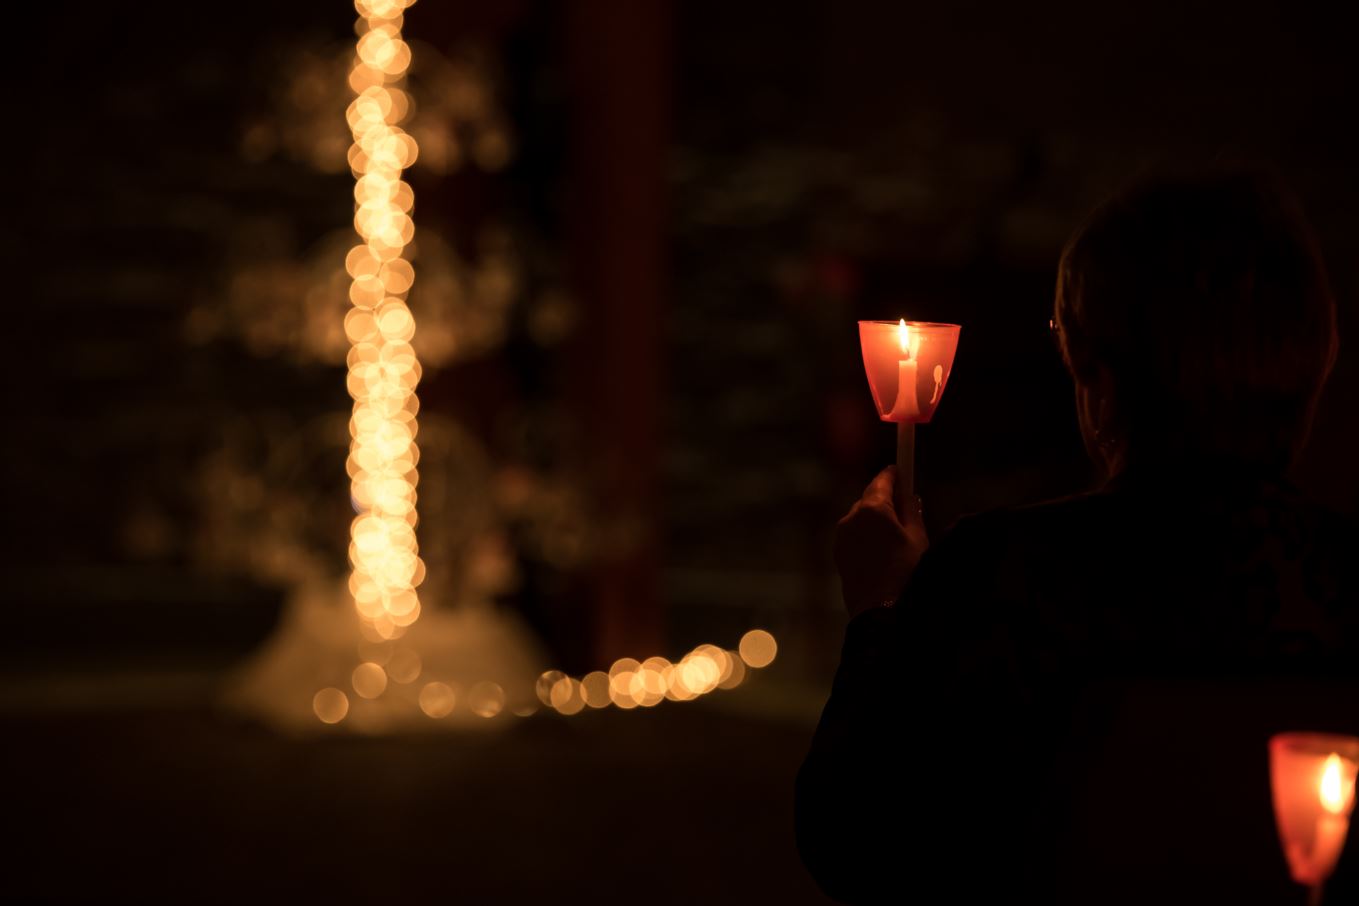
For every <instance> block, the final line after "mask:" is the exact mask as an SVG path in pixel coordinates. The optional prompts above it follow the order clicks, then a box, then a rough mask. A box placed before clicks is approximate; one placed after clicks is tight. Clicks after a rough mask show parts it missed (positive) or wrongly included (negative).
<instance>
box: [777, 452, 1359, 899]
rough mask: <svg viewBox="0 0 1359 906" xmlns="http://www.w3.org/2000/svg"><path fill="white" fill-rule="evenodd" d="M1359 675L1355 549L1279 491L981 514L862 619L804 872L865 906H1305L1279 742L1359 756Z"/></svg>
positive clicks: (1215, 491)
mask: <svg viewBox="0 0 1359 906" xmlns="http://www.w3.org/2000/svg"><path fill="white" fill-rule="evenodd" d="M1357 672H1359V529H1357V528H1356V525H1355V523H1353V522H1351V521H1349V520H1347V519H1345V518H1342V517H1340V516H1338V515H1335V514H1332V513H1330V512H1328V511H1326V510H1324V509H1323V508H1321V507H1318V506H1315V505H1313V504H1311V503H1309V502H1307V501H1306V500H1304V499H1303V498H1302V497H1301V496H1300V495H1299V494H1298V493H1296V492H1295V491H1294V490H1292V489H1291V488H1290V487H1288V486H1287V485H1286V484H1284V483H1283V482H1281V481H1276V480H1272V479H1271V478H1270V477H1268V476H1265V475H1262V474H1259V473H1257V472H1253V471H1251V470H1249V469H1246V468H1244V467H1238V466H1233V465H1224V464H1201V465H1198V466H1194V467H1188V466H1179V467H1174V468H1154V469H1153V468H1145V469H1136V470H1134V469H1130V470H1129V471H1128V472H1126V473H1125V474H1124V475H1123V476H1121V477H1120V478H1119V479H1116V480H1115V481H1113V482H1111V483H1110V484H1109V485H1108V486H1107V487H1105V488H1104V489H1102V490H1100V491H1098V492H1095V493H1092V494H1088V495H1083V496H1080V497H1075V498H1071V499H1067V500H1062V501H1057V502H1053V503H1048V504H1044V505H1040V506H1036V507H1030V508H1025V509H1018V510H1009V511H1002V512H995V513H990V514H986V515H982V516H976V517H970V518H967V519H964V520H962V521H961V522H959V523H958V525H957V526H956V527H955V528H954V529H953V530H952V531H951V532H949V533H948V534H947V535H945V536H944V537H943V538H942V539H940V540H939V541H938V542H936V543H935V544H934V546H933V547H932V548H931V549H930V551H929V552H928V553H927V554H926V555H925V557H924V559H922V561H921V563H920V566H919V568H918V569H917V571H916V574H915V575H914V576H913V577H912V580H911V582H910V585H909V587H908V588H907V590H906V592H905V593H904V594H903V595H902V597H901V599H900V600H899V601H898V602H897V603H896V605H895V606H894V607H891V608H880V609H877V610H875V611H872V612H869V613H865V614H861V615H860V616H859V617H857V618H855V619H854V620H852V621H851V622H850V624H849V627H848V629H847V632H846V637H845V646H844V654H843V657H842V661H841V665H840V669H839V671H838V673H837V675H836V678H835V684H834V687H833V691H832V694H831V697H830V700H829V702H828V703H827V705H826V709H825V712H824V713H823V715H822V718H821V723H820V725H819V726H818V727H817V731H816V735H815V738H814V740H813V743H812V748H811V751H810V753H809V754H808V756H807V759H806V761H805V762H804V764H803V766H802V770H801V772H800V774H799V776H798V782H797V802H796V812H797V837H798V845H799V848H800V850H801V853H802V857H803V861H804V862H805V864H806V865H807V867H808V869H809V870H810V871H811V873H812V875H813V876H814V877H815V878H816V880H817V881H818V883H820V884H821V886H822V888H823V889H824V890H825V891H826V893H828V894H829V895H831V896H832V897H834V898H836V899H841V900H845V901H849V902H878V901H890V902H922V903H924V902H944V901H948V902H996V903H1003V902H1042V903H1068V902H1069V903H1120V902H1128V903H1133V902H1137V903H1148V902H1155V903H1161V904H1164V903H1174V902H1199V903H1204V902H1223V903H1226V902H1231V903H1235V904H1247V903H1288V902H1302V891H1301V888H1298V887H1297V886H1296V885H1293V884H1292V883H1291V881H1290V880H1289V877H1288V872H1287V868H1286V866H1285V863H1284V860H1283V856H1282V854H1281V851H1280V848H1279V845H1278V842H1277V839H1276V836H1275V830H1274V822H1273V814H1272V808H1271V804H1270V792H1269V772H1268V754H1267V750H1266V743H1267V740H1268V738H1269V736H1270V735H1271V734H1273V733H1275V732H1280V731H1285V730H1318V731H1329V732H1344V733H1349V734H1355V735H1359V684H1356V678H1357V677H1356V673H1357ZM1357 817H1359V816H1357ZM1356 823H1359V822H1356ZM1356 838H1359V830H1356V833H1353V834H1351V836H1350V841H1349V846H1348V848H1347V851H1346V854H1345V856H1344V858H1343V859H1342V868H1341V870H1340V871H1339V872H1338V873H1337V876H1336V878H1335V879H1334V880H1333V882H1332V884H1331V885H1330V887H1329V888H1328V902H1351V903H1359V895H1356V894H1355V892H1354V891H1355V888H1354V887H1353V886H1352V885H1354V883H1355V879H1354V878H1353V875H1354V874H1355V868H1354V863H1355V862H1356V851H1359V840H1357V839H1356ZM1346 885H1351V886H1349V887H1348V892H1346V891H1347V886H1346ZM940 886H942V888H943V889H944V890H945V891H947V895H946V896H945V897H944V898H943V899H941V898H940V896H939V894H938V893H935V892H934V891H937V890H938V889H939V887H940ZM1349 897H1353V899H1349Z"/></svg>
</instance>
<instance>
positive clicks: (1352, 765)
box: [1270, 733, 1359, 899]
mask: <svg viewBox="0 0 1359 906" xmlns="http://www.w3.org/2000/svg"><path fill="white" fill-rule="evenodd" d="M1270 773H1271V776H1272V786H1273V791H1274V816H1275V819H1276V821H1277V822H1278V826H1279V839H1280V841H1281V842H1282V843H1283V851H1284V856H1285V858H1287V860H1288V869H1289V872H1290V873H1291V874H1292V876H1293V880H1295V881H1297V882H1298V883H1299V884H1306V885H1307V886H1309V887H1311V888H1312V889H1313V899H1316V898H1317V897H1319V896H1320V889H1321V886H1322V885H1323V884H1325V883H1326V879H1327V878H1329V877H1330V876H1331V873H1332V872H1334V871H1335V866H1336V863H1337V862H1338V861H1339V860H1340V854H1341V852H1342V851H1343V850H1344V848H1345V837H1346V836H1347V835H1348V834H1349V829H1350V812H1351V811H1352V810H1353V808H1354V785H1355V776H1356V774H1359V738H1355V737H1351V736H1332V735H1326V734H1318V733H1281V734H1279V735H1278V736H1275V737H1274V738H1273V739H1271V740H1270Z"/></svg>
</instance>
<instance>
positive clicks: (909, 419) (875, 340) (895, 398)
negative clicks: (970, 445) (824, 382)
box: [859, 318, 960, 513]
mask: <svg viewBox="0 0 1359 906" xmlns="http://www.w3.org/2000/svg"><path fill="white" fill-rule="evenodd" d="M959 330H960V328H959V327H958V325H957V324H932V323H928V322H921V321H907V320H906V319H905V318H902V319H900V320H899V321H897V322H895V323H893V322H891V321H860V322H859V346H860V348H861V350H862V351H863V356H864V371H865V372H866V373H867V375H868V388H869V390H871V391H872V393H873V403H874V405H875V406H876V407H877V409H878V417H879V418H881V419H882V420H883V421H885V422H894V423H896V426H897V482H896V504H897V511H898V512H899V513H900V512H904V508H905V507H906V506H908V505H909V504H910V499H911V497H913V496H914V494H915V426H916V425H923V424H925V423H927V422H929V420H930V419H931V418H933V417H934V410H935V409H937V408H938V407H939V400H940V398H941V397H943V395H944V386H945V385H946V384H947V383H948V376H949V372H950V371H951V370H952V368H953V355H954V353H956V352H957V351H958V331H959ZM922 370H923V372H924V374H925V375H926V376H927V379H931V378H932V379H933V384H934V386H933V387H932V388H931V389H930V394H929V399H928V401H926V402H925V403H923V404H922V403H921V401H920V388H919V379H920V375H921V372H922Z"/></svg>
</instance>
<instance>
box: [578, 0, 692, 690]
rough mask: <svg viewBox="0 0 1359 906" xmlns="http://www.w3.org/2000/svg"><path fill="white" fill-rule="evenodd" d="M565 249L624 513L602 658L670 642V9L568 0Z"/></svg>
mask: <svg viewBox="0 0 1359 906" xmlns="http://www.w3.org/2000/svg"><path fill="white" fill-rule="evenodd" d="M565 16H566V19H567V21H566V40H567V74H568V90H569V91H570V115H571V134H572V137H573V138H572V147H571V156H570V159H571V169H570V179H569V184H568V196H567V198H568V204H569V206H570V208H569V212H568V224H569V228H570V230H571V241H570V245H569V248H570V252H571V261H572V266H573V268H574V276H575V284H576V290H577V292H578V294H579V296H580V302H581V308H582V321H581V325H580V328H581V329H580V330H579V331H578V333H577V341H576V349H575V355H576V361H575V363H574V383H575V386H574V388H573V394H574V398H575V402H576V405H577V406H578V411H579V412H580V415H581V421H582V424H583V426H584V427H585V429H586V432H587V438H586V444H585V445H586V454H587V456H588V457H589V463H588V465H589V469H590V472H591V475H592V479H593V482H594V487H595V489H596V491H597V492H598V494H599V500H600V503H601V505H602V507H603V509H604V512H605V515H606V519H607V521H608V523H609V524H611V525H613V526H618V525H623V526H627V528H626V529H625V531H623V532H620V533H619V534H620V535H621V536H622V537H617V538H614V539H612V540H613V541H618V542H621V544H620V546H618V547H617V548H615V549H614V550H613V551H612V552H610V553H608V554H606V556H605V558H604V559H603V560H602V562H601V563H600V564H599V569H598V571H597V573H596V575H595V576H594V577H593V582H592V585H593V588H592V596H593V604H594V626H595V634H594V649H595V650H594V654H595V657H596V658H598V659H599V662H600V663H608V662H610V661H612V660H613V659H614V658H617V657H621V656H624V655H628V656H634V657H647V656H649V655H652V654H660V653H662V649H663V615H662V613H661V610H660V600H659V594H658V562H659V555H658V544H659V537H658V534H659V527H660V516H661V512H660V509H661V507H660V503H661V501H660V487H659V467H660V449H661V444H660V424H661V419H662V415H663V413H662V412H661V404H662V396H661V375H662V366H663V363H664V349H663V346H662V341H661V340H662V312H663V308H664V305H663V303H664V299H665V295H666V292H665V289H666V282H667V268H666V255H665V249H666V241H665V230H666V216H665V164H666V152H667V140H668V131H669V121H670V97H669V95H670V62H669V53H668V50H669V46H668V45H669V32H670V22H671V10H670V7H669V4H668V3H667V2H660V0H645V2H637V0H575V2H572V3H569V4H566V5H565Z"/></svg>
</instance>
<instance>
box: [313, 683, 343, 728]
mask: <svg viewBox="0 0 1359 906" xmlns="http://www.w3.org/2000/svg"><path fill="white" fill-rule="evenodd" d="M311 709H312V710H313V711H315V712H316V716H317V718H318V719H320V721H321V723H325V724H338V723H339V722H340V721H342V720H344V718H345V715H346V714H348V713H349V696H347V695H345V694H344V693H343V692H341V691H340V690H339V689H336V688H334V687H329V688H326V689H322V690H321V691H320V692H317V693H316V695H315V696H314V697H313V698H312V700H311Z"/></svg>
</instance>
